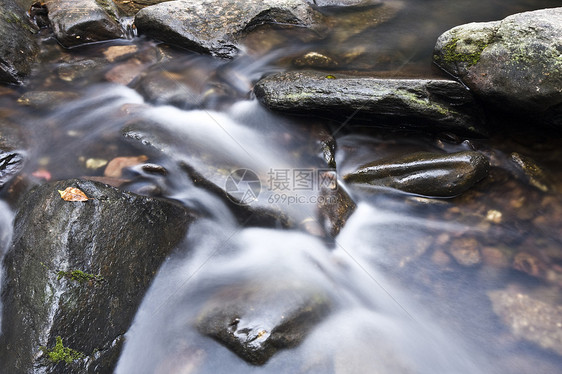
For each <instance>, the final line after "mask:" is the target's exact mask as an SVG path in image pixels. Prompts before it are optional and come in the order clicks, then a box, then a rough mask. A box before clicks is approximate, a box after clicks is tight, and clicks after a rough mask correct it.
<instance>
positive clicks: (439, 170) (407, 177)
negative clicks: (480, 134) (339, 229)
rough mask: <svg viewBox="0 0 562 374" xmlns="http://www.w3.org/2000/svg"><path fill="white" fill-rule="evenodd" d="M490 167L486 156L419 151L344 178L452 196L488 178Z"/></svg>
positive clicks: (381, 185)
mask: <svg viewBox="0 0 562 374" xmlns="http://www.w3.org/2000/svg"><path fill="white" fill-rule="evenodd" d="M489 168H490V164H489V161H488V159H487V158H486V156H484V155H482V154H481V153H478V152H472V151H463V152H457V153H451V154H440V153H431V152H418V153H413V154H409V155H406V156H402V157H398V158H394V159H390V160H389V159H387V160H379V161H375V162H372V163H368V164H366V165H363V166H361V167H360V168H359V169H358V170H357V171H355V172H352V173H350V174H347V175H345V176H344V180H345V181H346V182H348V183H353V184H359V185H361V184H366V185H371V186H379V187H390V188H395V189H398V190H401V191H405V192H409V193H414V194H419V195H425V196H436V197H452V196H456V195H459V194H461V193H463V192H465V191H466V190H468V189H469V188H470V187H472V186H473V185H474V184H475V183H477V182H479V181H480V180H482V179H483V178H485V177H486V176H487V175H488V170H489Z"/></svg>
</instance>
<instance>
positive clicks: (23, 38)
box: [0, 1, 39, 84]
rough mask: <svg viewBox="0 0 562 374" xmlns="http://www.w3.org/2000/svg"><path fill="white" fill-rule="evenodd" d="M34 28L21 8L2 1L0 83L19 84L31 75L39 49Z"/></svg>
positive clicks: (0, 17)
mask: <svg viewBox="0 0 562 374" xmlns="http://www.w3.org/2000/svg"><path fill="white" fill-rule="evenodd" d="M35 32H36V27H35V26H33V25H32V24H31V22H30V21H29V19H28V17H27V15H26V14H25V11H24V10H23V8H20V7H19V6H18V5H16V3H14V2H13V1H2V14H1V15H0V38H1V39H2V43H0V83H10V84H21V83H22V82H23V79H24V78H25V77H26V76H27V75H29V73H31V67H32V65H33V63H34V62H35V59H36V57H37V54H38V52H39V47H38V45H37V42H36V40H35V38H34V35H33V34H34V33H35Z"/></svg>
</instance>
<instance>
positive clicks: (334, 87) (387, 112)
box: [254, 71, 486, 136]
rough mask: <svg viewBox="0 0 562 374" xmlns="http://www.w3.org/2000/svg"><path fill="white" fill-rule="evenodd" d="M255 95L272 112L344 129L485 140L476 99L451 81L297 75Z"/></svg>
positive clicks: (261, 86) (274, 80)
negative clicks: (392, 130) (330, 122)
mask: <svg viewBox="0 0 562 374" xmlns="http://www.w3.org/2000/svg"><path fill="white" fill-rule="evenodd" d="M254 93H255V95H256V97H257V98H258V100H259V101H260V102H262V103H263V104H264V105H265V106H266V107H268V108H269V109H271V110H274V111H277V112H284V113H289V114H296V115H299V114H300V115H307V116H309V115H311V114H313V115H318V116H322V117H330V118H333V119H335V120H336V121H339V122H340V124H341V123H348V122H349V124H350V125H352V124H354V123H355V122H361V124H362V126H365V125H366V124H367V125H368V126H373V127H391V128H392V127H394V128H395V127H401V128H402V127H408V128H411V129H420V130H422V129H423V130H424V131H427V130H429V131H434V132H439V131H450V132H453V133H458V134H462V135H472V136H483V135H485V134H486V130H485V129H484V128H483V125H482V123H483V120H482V117H481V113H480V109H479V107H478V105H477V104H476V103H475V101H474V99H473V97H472V95H471V94H470V92H469V91H468V90H466V88H465V87H464V86H463V85H462V84H460V83H458V82H455V81H451V80H431V79H382V78H371V77H360V76H353V75H347V74H339V73H337V74H327V73H320V72H315V71H294V72H287V73H278V74H273V75H270V76H268V77H266V78H264V79H262V80H260V81H259V82H258V83H257V84H256V86H255V87H254Z"/></svg>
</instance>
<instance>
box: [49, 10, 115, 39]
mask: <svg viewBox="0 0 562 374" xmlns="http://www.w3.org/2000/svg"><path fill="white" fill-rule="evenodd" d="M46 4H47V8H48V10H49V20H50V21H51V25H52V27H53V32H54V33H55V36H56V38H57V40H58V41H59V43H61V44H62V45H63V46H64V47H72V46H76V45H80V44H84V43H92V42H99V41H103V40H111V39H118V38H123V37H124V36H125V32H124V30H123V28H122V27H121V25H120V23H119V20H118V16H117V8H116V6H115V4H114V3H113V1H112V0H47V2H46Z"/></svg>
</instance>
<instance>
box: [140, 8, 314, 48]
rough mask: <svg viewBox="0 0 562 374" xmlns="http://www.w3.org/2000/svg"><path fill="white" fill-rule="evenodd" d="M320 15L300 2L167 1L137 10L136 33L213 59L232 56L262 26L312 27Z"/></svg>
mask: <svg viewBox="0 0 562 374" xmlns="http://www.w3.org/2000/svg"><path fill="white" fill-rule="evenodd" d="M318 17H319V14H318V13H317V12H315V11H314V10H313V9H312V8H311V7H310V6H309V5H308V4H306V3H305V2H303V1H302V0H250V1H248V0H246V1H241V0H230V1H222V0H196V1H186V0H177V1H168V2H164V3H161V4H157V5H152V6H149V7H146V8H144V9H142V10H140V11H139V12H138V13H137V15H136V16H135V25H136V27H137V29H138V32H139V34H143V35H147V36H149V37H152V38H155V39H159V40H161V41H163V42H166V43H170V44H174V45H177V46H179V47H184V48H187V49H191V50H194V51H197V52H202V53H208V54H211V55H213V56H220V57H233V56H235V55H236V54H237V53H238V46H237V45H238V43H239V41H240V40H241V38H242V37H243V36H244V35H245V34H246V33H247V32H249V31H251V30H252V29H254V28H255V27H257V26H260V25H263V24H281V25H293V26H296V27H306V28H310V27H314V26H315V25H316V24H317V18H318Z"/></svg>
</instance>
